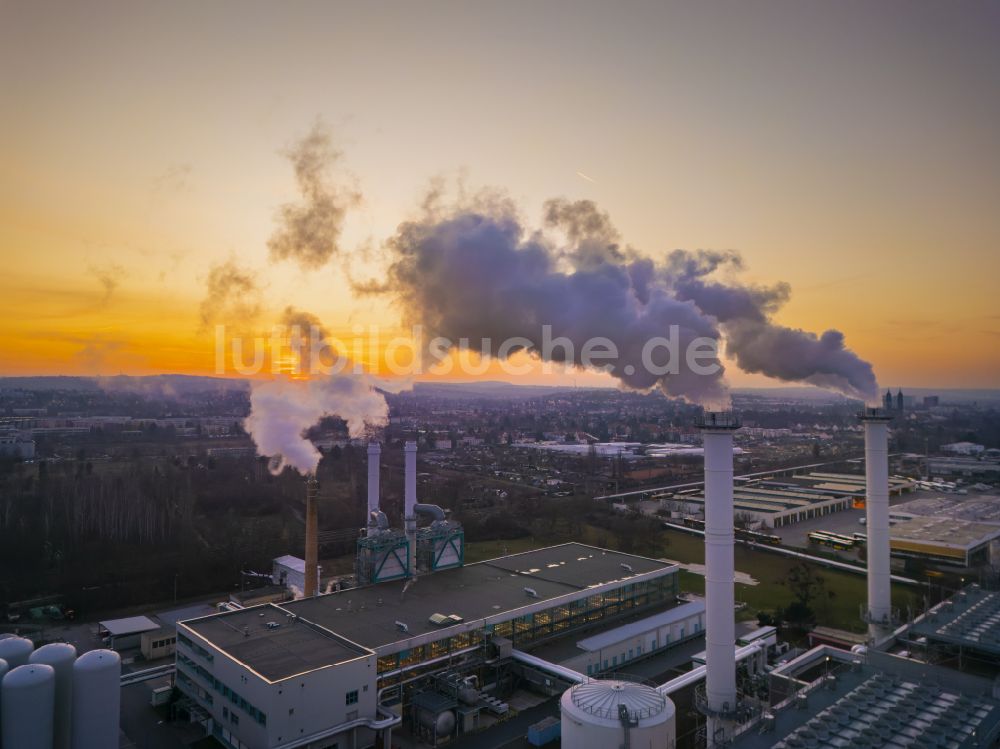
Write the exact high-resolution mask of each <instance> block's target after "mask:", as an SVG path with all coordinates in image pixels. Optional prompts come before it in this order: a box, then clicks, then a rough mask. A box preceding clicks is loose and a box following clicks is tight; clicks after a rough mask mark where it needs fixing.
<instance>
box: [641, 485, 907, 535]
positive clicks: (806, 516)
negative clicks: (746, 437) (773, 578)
mask: <svg viewBox="0 0 1000 749" xmlns="http://www.w3.org/2000/svg"><path fill="white" fill-rule="evenodd" d="M914 486H915V484H914V482H913V481H910V480H909V479H905V478H898V477H891V478H890V479H889V493H890V495H899V494H902V493H904V492H907V491H912V490H913V488H914ZM864 498H865V477H864V476H861V475H856V474H852V473H820V472H812V473H807V474H803V475H801V476H787V477H781V478H750V479H741V480H740V481H739V484H738V485H737V486H736V487H735V491H734V494H733V508H734V511H735V512H736V513H737V515H739V516H740V517H742V518H747V519H750V520H752V521H755V522H757V523H760V524H761V525H763V526H765V527H768V528H780V527H782V526H785V525H790V524H791V523H797V522H799V521H802V520H811V519H813V518H818V517H822V516H823V515H829V514H831V513H834V512H839V511H841V510H846V509H848V508H852V507H853V508H859V507H864V506H865V499H864ZM660 501H661V504H664V505H667V506H669V505H670V504H671V503H679V504H682V505H684V509H685V511H687V512H688V513H693V514H700V513H702V512H704V507H705V490H704V489H703V488H701V487H698V488H691V489H684V490H682V491H679V492H672V493H667V494H664V495H661V496H660Z"/></svg>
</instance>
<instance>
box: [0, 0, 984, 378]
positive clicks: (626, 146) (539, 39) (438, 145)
mask: <svg viewBox="0 0 1000 749" xmlns="http://www.w3.org/2000/svg"><path fill="white" fill-rule="evenodd" d="M3 13H4V28H5V31H4V32H3V33H4V36H5V43H4V45H3V52H2V54H3V56H4V62H5V66H4V68H5V70H6V72H5V73H4V74H3V80H4V93H5V100H6V102H7V107H5V109H6V110H7V116H6V117H5V122H4V125H3V127H4V131H5V137H4V139H3V141H4V145H3V146H2V148H3V150H4V162H5V164H6V165H7V168H6V169H5V170H4V176H3V177H2V178H0V190H2V195H3V207H2V209H0V210H2V211H3V216H2V219H3V220H2V222H0V226H2V228H0V232H2V233H0V243H2V246H3V247H4V251H5V260H6V273H5V274H4V277H3V280H2V281H0V283H2V284H3V286H2V289H0V290H2V292H3V293H2V294H0V298H2V300H3V301H2V304H3V309H2V313H3V315H4V318H5V319H6V320H7V324H6V325H5V326H4V331H3V340H2V341H0V344H2V345H3V349H4V351H5V354H4V356H3V359H2V362H0V371H2V372H3V373H4V374H8V375H11V374H87V375H96V374H100V375H110V374H119V373H126V374H151V373H160V372H179V373H190V374H212V373H213V372H214V371H215V361H214V356H215V353H214V340H213V325H214V324H217V323H226V324H229V325H233V324H238V325H240V326H242V327H243V328H250V329H253V330H258V331H261V330H267V329H269V328H270V326H271V325H272V324H274V323H276V322H279V321H280V320H281V315H282V311H283V310H284V309H285V308H286V307H287V306H289V305H293V306H294V307H296V308H297V309H301V310H305V311H308V312H310V313H312V314H314V315H316V316H317V317H318V318H319V319H320V320H322V321H323V323H324V324H325V325H326V327H327V328H328V329H329V330H331V331H332V332H333V333H334V334H335V335H337V336H338V337H341V338H342V339H345V340H352V339H353V338H354V337H357V336H358V333H357V332H356V330H357V328H358V327H362V328H367V326H371V325H377V326H379V327H380V329H381V330H382V331H384V332H385V331H397V330H400V329H403V330H405V326H404V324H403V321H402V319H401V310H400V308H399V305H398V304H396V303H395V301H396V300H395V299H394V298H393V297H392V296H391V295H390V296H386V295H371V294H359V293H358V291H357V289H356V288H352V282H354V283H355V284H365V283H368V282H371V281H374V282H376V283H381V282H383V281H384V280H385V273H386V268H387V265H388V263H387V261H386V256H385V254H384V252H383V251H384V249H385V247H386V244H387V243H390V242H391V241H392V239H393V237H394V236H396V235H397V232H398V229H399V226H400V224H402V223H404V222H406V221H412V220H414V219H417V218H419V217H420V216H421V215H422V213H421V207H420V206H421V204H422V203H423V201H424V200H425V198H426V196H427V194H428V192H429V191H431V190H436V189H438V188H441V189H443V190H444V192H445V193H446V195H447V196H448V200H451V201H456V200H459V198H458V197H456V196H457V195H459V194H460V193H462V192H463V191H464V194H465V195H466V196H471V195H475V194H477V193H478V192H479V191H480V190H490V191H501V192H502V193H503V194H504V195H505V196H506V197H507V198H509V199H510V201H511V202H512V204H513V208H514V210H515V211H516V212H517V214H518V216H519V218H520V220H521V222H522V224H523V227H524V232H525V233H526V234H527V235H530V233H531V232H533V231H535V230H538V229H541V228H543V227H544V225H545V211H546V207H545V206H546V201H550V200H565V201H568V202H570V203H573V202H575V201H593V203H594V204H595V205H596V207H597V209H598V210H599V211H601V212H606V213H607V216H608V217H609V219H610V222H611V224H612V225H613V226H614V227H615V229H616V231H617V234H616V238H615V241H616V243H617V244H618V245H619V246H621V247H622V248H634V249H635V250H636V251H638V252H640V253H642V254H643V255H645V256H647V257H650V258H652V259H654V260H656V261H662V260H663V259H664V258H666V257H667V255H668V253H669V252H671V251H672V250H675V249H677V248H682V249H685V250H688V251H697V250H710V251H722V252H735V253H738V254H739V255H740V256H741V258H742V263H743V265H744V266H745V268H744V270H743V271H742V272H741V273H740V274H739V278H740V279H741V281H742V282H744V283H749V284H761V285H766V286H771V285H773V284H775V283H778V282H786V283H788V284H789V287H790V294H789V296H788V299H787V301H786V302H785V303H784V304H782V305H780V308H778V309H777V310H776V311H775V312H774V319H775V321H776V322H778V323H780V324H782V325H785V326H788V327H791V328H801V329H804V330H806V331H810V332H813V333H816V334H819V333H822V332H823V331H825V330H827V329H829V328H836V329H838V330H840V331H842V332H843V333H844V334H845V340H846V343H847V346H848V347H849V348H850V349H852V350H853V351H855V352H857V354H858V355H859V356H860V357H861V358H862V359H864V360H867V361H870V362H872V364H873V366H874V368H875V372H876V374H877V376H878V379H879V380H880V381H881V382H884V383H886V384H889V385H900V384H902V385H909V386H932V387H980V388H982V387H991V386H994V385H995V384H996V382H997V377H996V376H997V373H998V372H1000V345H998V334H1000V327H998V326H1000V318H998V317H997V315H998V314H1000V312H998V308H997V305H996V301H995V293H994V288H993V287H994V281H995V279H996V277H997V271H998V270H1000V269H998V266H997V264H998V262H1000V261H998V259H997V258H998V255H997V253H996V252H995V251H994V250H993V248H994V247H995V246H996V245H997V242H998V240H1000V227H998V222H997V220H996V215H995V213H996V212H995V210H994V204H995V196H996V195H997V192H998V190H997V188H998V185H997V179H998V177H997V175H998V174H1000V169H998V166H1000V164H998V163H997V158H998V149H997V148H996V142H995V123H996V121H997V119H998V115H1000V112H998V111H997V110H998V108H1000V104H998V98H997V97H996V96H995V95H994V94H995V91H996V83H997V74H998V73H997V71H998V65H1000V63H998V59H997V58H998V53H997V45H996V43H995V42H996V23H997V18H996V9H995V8H994V7H993V6H991V5H974V6H969V7H967V8H965V9H963V11H962V12H960V13H955V12H953V10H952V9H949V8H945V7H943V6H940V5H936V4H933V3H917V4H906V5H902V4H894V3H889V4H882V5H880V6H879V7H877V8H871V7H868V6H867V5H865V4H858V3H842V4H837V5H835V6H834V5H829V6H825V7H809V8H803V7H800V6H798V5H795V4H785V3H769V4H767V5H766V7H765V8H753V7H732V6H727V5H721V4H720V5H715V4H701V5H690V4H681V5H676V4H675V5H664V4H633V5H631V6H629V7H628V8H627V10H624V11H620V10H619V9H617V8H612V7H611V6H605V5H602V4H599V3H586V4H584V3H574V4H571V5H567V4H559V3H549V4H544V5H542V6H535V5H534V4H517V3H514V4H505V5H504V6H503V7H501V6H498V5H493V6H484V5H480V4H476V5H475V6H471V5H470V6H455V5H449V4H422V5H421V6H419V7H413V6H405V5H403V6H398V7H393V8H392V12H384V11H383V10H381V9H379V10H376V9H375V8H370V7H364V6H361V5H347V4H338V5H329V4H300V5H297V6H296V8H295V9H293V10H290V11H289V10H287V9H284V8H277V7H273V6H267V5H263V4H257V5H251V6H243V7H241V8H240V11H239V12H238V13H234V12H233V11H232V9H231V7H229V6H226V5H216V6H212V7H208V8H198V9H197V10H196V11H192V10H191V8H190V7H185V6H183V5H170V6H162V7H155V8H154V7H137V6H134V5H132V4H128V3H120V4H116V3H104V4H99V5H97V6H89V7H87V8H86V9H85V8H82V7H78V6H77V5H74V4H64V5H58V4H45V3H43V4H16V5H11V6H8V7H7V8H6V9H5V10H4V12H3ZM458 61H461V63H460V64H459V63H458ZM67 123H70V124H68V125H67ZM311 133H312V134H321V135H322V137H323V138H328V141H327V142H326V143H325V145H323V149H325V151H326V153H325V155H321V162H319V163H314V164H313V167H314V168H317V169H319V170H320V172H321V174H320V173H319V172H317V173H316V174H314V175H313V178H318V179H322V180H323V185H324V186H325V187H324V189H327V190H328V191H329V194H328V195H326V196H325V197H328V198H330V203H329V205H328V207H331V208H333V213H332V214H329V215H327V216H326V217H325V219H323V220H325V221H327V223H326V224H325V225H323V224H320V225H314V226H313V227H312V228H311V229H310V230H311V231H319V232H323V231H327V230H332V231H333V234H334V236H333V240H334V242H335V245H336V251H335V252H332V253H331V254H329V255H328V256H327V257H325V258H324V257H321V256H314V257H312V259H311V260H310V261H309V263H307V264H305V265H303V264H302V263H298V262H295V260H294V259H293V258H291V257H290V255H288V254H284V255H282V253H281V252H280V251H279V252H275V251H274V250H273V249H271V247H270V245H269V243H270V244H273V240H274V238H275V237H276V235H278V234H279V233H280V231H281V221H282V214H281V211H282V210H283V209H282V206H289V205H290V206H296V205H301V203H302V201H303V183H302V182H301V179H300V178H298V179H297V177H296V173H295V171H294V169H293V164H291V163H290V161H289V153H290V149H291V150H292V151H294V149H295V148H296V147H297V146H298V145H300V144H302V143H303V142H304V139H307V138H308V137H309V135H310V134H311ZM313 145H314V146H315V145H316V144H315V143H314V144H313ZM300 177H301V175H300ZM307 179H310V177H308V176H307ZM324 261H325V262H324ZM227 263H230V264H231V265H229V266H226V264H227ZM224 266H226V267H229V268H230V270H236V272H238V273H240V274H242V276H241V278H242V279H243V280H244V281H245V282H246V285H245V286H244V287H243V289H242V292H243V293H242V294H241V295H240V300H241V301H240V304H238V305H236V306H235V307H234V306H233V305H232V304H229V305H227V304H226V303H225V300H224V299H215V300H214V301H213V300H212V299H211V298H210V297H211V296H212V295H213V294H215V295H216V296H218V295H219V294H220V290H219V287H218V285H216V286H214V287H213V286H212V281H213V279H215V280H218V279H219V276H218V273H216V275H215V276H213V269H218V268H220V267H224ZM726 272H727V273H728V274H729V275H730V276H732V275H735V271H734V270H733V269H732V268H730V269H728V271H726ZM511 304H512V305H514V306H516V304H517V302H516V301H513V300H512V302H511ZM248 313H255V314H248ZM369 358H370V359H372V360H377V359H378V356H377V355H376V356H372V357H369ZM369 363H370V364H371V363H373V362H369ZM229 374H232V373H231V372H230V373H229ZM488 376H489V378H491V379H496V378H498V377H499V378H502V379H519V380H528V381H531V382H536V383H537V382H558V383H562V384H566V383H568V382H569V381H570V379H569V377H570V376H573V377H576V378H577V379H578V380H579V378H580V377H585V378H586V379H584V382H588V383H590V384H604V385H609V384H613V381H612V380H611V379H610V378H594V377H588V376H586V375H583V374H582V373H574V374H572V375H562V376H558V375H552V376H550V377H549V378H546V377H544V376H543V375H541V374H540V373H538V372H533V373H532V374H528V375H521V376H519V377H517V378H510V377H508V376H506V375H504V374H503V373H502V372H499V371H498V370H496V369H495V368H493V369H492V370H490V371H489V372H488ZM464 379H469V378H468V377H466V378H464ZM727 380H728V381H729V382H731V383H732V384H734V385H737V386H739V385H767V384H778V383H776V382H775V381H774V380H773V379H770V378H766V377H764V376H762V375H759V374H750V375H748V374H744V373H741V372H740V371H739V368H738V367H734V366H730V367H729V372H728V373H727Z"/></svg>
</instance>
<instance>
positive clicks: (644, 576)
mask: <svg viewBox="0 0 1000 749" xmlns="http://www.w3.org/2000/svg"><path fill="white" fill-rule="evenodd" d="M677 571H678V568H677V567H676V566H673V565H669V564H666V563H663V562H658V561H656V560H652V559H645V558H643V557H636V556H632V555H628V554H620V553H617V552H613V551H607V550H603V549H598V548H595V547H590V546H584V545H582V544H563V545H561V546H554V547H550V548H547V549H539V550H536V551H530V552H525V553H523V554H515V555H511V556H507V557H501V558H499V559H494V560H490V561H486V562H479V563H476V564H470V565H463V566H461V567H456V568H452V569H448V570H444V571H441V572H438V573H436V574H432V575H428V576H426V577H420V578H419V579H417V581H416V582H415V583H412V584H408V581H404V580H399V581H393V582H386V583H381V584H378V585H369V586H365V587H361V588H353V589H349V590H343V591H340V592H337V593H330V594H328V595H321V596H317V597H314V598H303V599H300V600H297V601H293V602H289V603H283V604H269V605H264V606H256V607H252V608H247V609H243V610H240V611H233V612H226V613H221V614H216V615H212V616H207V617H203V618H200V619H194V620H190V621H186V622H182V623H180V624H179V626H178V638H177V685H178V687H179V688H180V689H181V691H182V692H184V693H185V694H186V695H188V696H189V697H191V698H192V700H193V703H194V711H195V713H196V714H197V715H198V716H199V720H200V721H201V722H203V723H204V724H205V726H206V728H207V729H208V730H209V731H211V732H212V733H213V734H215V735H216V736H217V737H219V738H222V739H223V740H224V741H226V742H228V744H229V745H230V746H234V747H241V746H246V747H251V748H252V749H256V748H257V747H278V746H284V745H285V744H286V743H287V742H289V741H290V740H292V739H305V738H308V740H309V741H310V742H316V741H319V740H320V739H323V740H324V741H325V740H327V739H328V740H329V741H328V743H320V744H315V746H317V747H318V746H327V745H329V746H333V745H334V744H335V743H337V742H338V741H346V740H347V736H348V735H351V736H353V738H352V739H351V740H354V741H357V742H358V743H357V745H358V746H365V745H366V744H365V741H369V742H371V741H372V740H374V736H373V732H374V731H376V730H379V725H378V724H379V723H380V722H383V721H384V720H385V719H386V717H387V713H386V711H385V710H384V709H383V710H382V711H381V712H380V711H379V709H378V707H379V705H378V702H377V701H376V695H377V694H382V695H383V702H385V701H389V700H392V701H394V702H396V703H397V705H398V707H397V710H399V711H400V712H399V714H401V713H402V712H403V711H404V710H405V709H406V708H407V707H408V705H409V702H408V700H407V696H408V695H407V694H406V692H405V691H404V690H403V689H402V687H403V685H405V684H407V683H411V682H412V680H413V679H414V677H416V676H418V675H421V674H426V673H430V672H432V671H435V670H441V669H443V668H454V667H456V665H457V663H458V662H460V661H465V663H466V666H465V669H466V671H467V672H469V673H470V674H472V675H476V676H477V677H479V679H480V683H487V682H491V681H494V680H495V678H496V670H497V669H498V668H500V667H501V666H502V665H503V659H501V658H498V657H496V653H497V651H498V649H499V650H502V649H503V648H504V647H507V648H508V652H509V648H510V647H514V648H521V647H527V646H529V645H532V644H535V643H541V642H544V641H547V640H551V639H555V638H557V637H564V636H567V635H571V634H573V633H576V632H580V631H582V630H585V629H588V628H591V627H594V626H595V625H597V624H599V623H602V622H612V621H615V620H619V619H621V618H623V617H624V616H627V615H630V614H635V613H638V612H643V611H650V610H658V609H661V608H663V607H665V606H672V605H673V604H674V603H675V600H676V597H677V592H678V583H677V574H676V573H677ZM393 687H395V689H392V690H390V688H393ZM341 693H342V694H341ZM341 700H342V701H341ZM331 705H332V707H331ZM341 707H343V708H345V709H343V710H341V709H340V708H341ZM289 710H292V711H293V712H289ZM396 714H397V713H393V715H396ZM388 717H389V718H390V719H391V716H388ZM397 723H398V721H397ZM296 745H297V744H296ZM303 745H304V744H303ZM342 745H343V744H342Z"/></svg>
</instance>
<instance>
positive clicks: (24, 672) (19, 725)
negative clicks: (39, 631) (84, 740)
mask: <svg viewBox="0 0 1000 749" xmlns="http://www.w3.org/2000/svg"><path fill="white" fill-rule="evenodd" d="M0 692H2V694H0V698H2V712H3V721H2V722H3V741H2V742H0V743H2V744H3V745H4V746H5V747H12V748H13V747H16V749H52V735H53V734H52V726H53V723H54V711H55V700H56V672H55V669H53V668H52V666H46V665H45V664H42V663H29V664H28V665H26V666H18V667H17V668H14V669H11V670H10V671H9V672H8V673H7V675H6V676H4V677H3V687H2V689H0ZM108 746H116V745H113V744H108Z"/></svg>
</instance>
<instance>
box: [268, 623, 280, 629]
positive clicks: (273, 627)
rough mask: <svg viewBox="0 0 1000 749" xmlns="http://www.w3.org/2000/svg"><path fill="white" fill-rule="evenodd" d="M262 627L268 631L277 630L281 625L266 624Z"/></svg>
mask: <svg viewBox="0 0 1000 749" xmlns="http://www.w3.org/2000/svg"><path fill="white" fill-rule="evenodd" d="M264 626H266V627H267V628H268V629H277V628H278V627H280V626H281V625H280V624H278V622H268V623H267V624H266V625H264Z"/></svg>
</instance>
